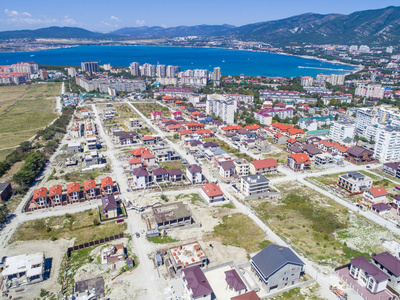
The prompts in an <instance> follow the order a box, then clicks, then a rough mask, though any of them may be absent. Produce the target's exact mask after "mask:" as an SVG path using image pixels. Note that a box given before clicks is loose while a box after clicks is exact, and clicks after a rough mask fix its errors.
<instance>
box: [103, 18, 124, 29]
mask: <svg viewBox="0 0 400 300" xmlns="http://www.w3.org/2000/svg"><path fill="white" fill-rule="evenodd" d="M120 22H121V20H120V19H119V18H118V17H116V16H111V17H109V18H107V19H105V20H104V21H102V22H101V24H103V25H105V26H108V27H118V23H120Z"/></svg>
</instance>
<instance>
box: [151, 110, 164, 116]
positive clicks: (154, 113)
mask: <svg viewBox="0 0 400 300" xmlns="http://www.w3.org/2000/svg"><path fill="white" fill-rule="evenodd" d="M151 114H152V115H153V116H156V115H161V114H162V113H161V111H158V110H156V111H153V112H152V113H151Z"/></svg>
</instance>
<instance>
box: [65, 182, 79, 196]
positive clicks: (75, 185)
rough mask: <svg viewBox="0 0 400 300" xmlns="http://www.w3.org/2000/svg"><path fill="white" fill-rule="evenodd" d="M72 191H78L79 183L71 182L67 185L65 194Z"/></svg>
mask: <svg viewBox="0 0 400 300" xmlns="http://www.w3.org/2000/svg"><path fill="white" fill-rule="evenodd" d="M72 192H79V183H77V182H73V183H70V184H68V185H67V194H71V193H72Z"/></svg>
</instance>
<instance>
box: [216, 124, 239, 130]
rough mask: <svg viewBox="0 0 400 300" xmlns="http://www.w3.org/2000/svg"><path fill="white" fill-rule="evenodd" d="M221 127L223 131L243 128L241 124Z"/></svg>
mask: <svg viewBox="0 0 400 300" xmlns="http://www.w3.org/2000/svg"><path fill="white" fill-rule="evenodd" d="M221 129H222V130H223V131H230V130H239V129H243V127H242V126H240V125H236V126H233V125H230V126H225V127H221Z"/></svg>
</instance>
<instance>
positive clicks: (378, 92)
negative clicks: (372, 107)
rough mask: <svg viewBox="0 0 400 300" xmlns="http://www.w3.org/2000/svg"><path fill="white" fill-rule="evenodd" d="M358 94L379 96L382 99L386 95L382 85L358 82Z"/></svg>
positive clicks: (371, 96) (368, 96)
mask: <svg viewBox="0 0 400 300" xmlns="http://www.w3.org/2000/svg"><path fill="white" fill-rule="evenodd" d="M355 94H356V96H362V97H365V98H377V99H382V98H383V97H384V95H385V89H384V88H383V87H382V86H381V85H378V84H376V85H371V84H365V83H359V84H357V88H356V92H355Z"/></svg>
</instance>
